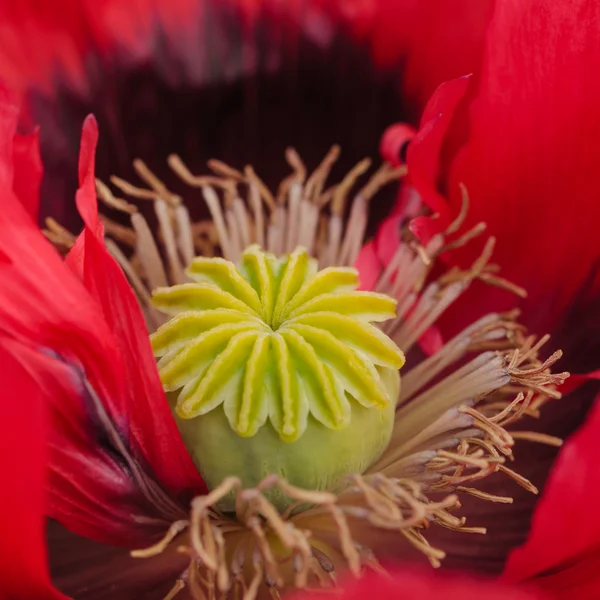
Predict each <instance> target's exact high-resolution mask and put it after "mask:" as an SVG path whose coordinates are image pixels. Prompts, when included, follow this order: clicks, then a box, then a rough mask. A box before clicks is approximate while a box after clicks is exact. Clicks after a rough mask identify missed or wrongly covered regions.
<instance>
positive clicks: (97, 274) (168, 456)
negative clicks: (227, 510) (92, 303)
mask: <svg viewBox="0 0 600 600" xmlns="http://www.w3.org/2000/svg"><path fill="white" fill-rule="evenodd" d="M97 139H98V127H97V125H96V121H95V120H94V118H93V117H88V118H87V119H86V121H85V124H84V127H83V134H82V139H81V154H80V161H79V178H80V186H81V187H80V189H79V191H78V192H77V198H76V202H77V208H78V209H79V213H80V215H81V217H82V219H83V221H84V223H85V229H84V231H83V233H82V234H81V236H80V240H82V241H79V243H78V245H77V246H76V251H77V252H78V253H79V252H80V253H82V254H83V259H81V257H80V256H79V257H78V258H77V260H75V255H73V254H71V255H70V259H69V260H70V264H71V266H72V267H74V266H75V263H77V265H78V267H79V269H80V270H79V273H78V274H79V276H80V277H81V278H82V280H83V282H84V284H85V286H86V288H87V289H88V291H89V293H90V294H91V295H92V296H93V297H94V298H95V300H96V301H97V302H98V304H99V305H100V307H101V309H102V313H103V316H104V319H105V320H106V323H107V324H108V326H109V328H110V330H111V331H112V333H113V334H114V335H115V338H116V341H117V345H118V348H119V351H120V356H121V358H122V361H123V366H124V369H125V378H124V380H122V383H123V384H125V385H123V386H122V387H124V388H125V389H121V394H122V397H123V401H124V406H123V410H124V414H125V415H126V416H127V419H128V422H129V430H130V433H131V446H132V450H133V452H134V455H135V456H136V457H137V458H138V459H140V460H141V461H142V464H143V463H144V462H147V463H148V464H149V465H150V467H151V469H152V471H153V473H154V474H155V475H156V477H157V478H158V480H159V481H160V482H161V483H162V484H163V485H164V486H166V487H167V488H168V489H169V490H171V491H173V492H174V493H176V494H177V493H179V492H180V491H182V490H189V489H190V488H191V489H195V490H203V489H204V485H203V483H202V480H201V478H200V475H199V474H198V471H197V469H196V468H195V466H194V464H193V462H192V459H191V457H190V455H189V453H188V452H187V450H186V448H185V446H184V444H183V441H182V439H181V436H180V435H179V431H178V430H177V426H176V425H175V421H174V419H173V417H172V415H171V410H170V408H169V405H168V403H167V401H166V398H165V394H164V392H163V389H162V385H161V383H160V380H159V377H158V371H157V369H156V361H155V359H154V355H153V354H152V350H151V348H150V342H149V340H148V332H147V329H146V325H145V322H144V318H143V315H142V313H141V311H140V308H139V305H138V303H137V300H136V298H135V296H134V294H133V292H132V290H131V287H130V285H129V283H128V282H127V279H126V278H125V276H124V275H123V272H122V271H121V268H120V267H119V265H118V264H117V262H116V261H115V260H114V259H113V258H112V256H111V255H110V254H109V253H108V251H107V249H106V247H105V246H104V237H103V226H102V222H101V221H100V219H99V218H98V205H97V200H96V191H95V181H94V154H95V150H96V142H97Z"/></svg>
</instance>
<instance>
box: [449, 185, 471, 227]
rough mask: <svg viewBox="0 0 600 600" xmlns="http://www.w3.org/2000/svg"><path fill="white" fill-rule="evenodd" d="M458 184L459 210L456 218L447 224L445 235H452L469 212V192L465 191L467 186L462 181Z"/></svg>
mask: <svg viewBox="0 0 600 600" xmlns="http://www.w3.org/2000/svg"><path fill="white" fill-rule="evenodd" d="M458 185H459V187H460V199H461V204H460V211H459V213H458V215H457V216H456V218H455V219H454V221H452V223H450V225H448V228H447V229H446V231H445V232H444V235H445V236H449V235H452V234H453V233H456V232H457V231H458V230H459V229H460V228H461V227H462V225H463V223H464V222H465V219H466V218H467V214H468V212H469V192H468V191H467V187H466V186H465V184H464V183H459V184H458Z"/></svg>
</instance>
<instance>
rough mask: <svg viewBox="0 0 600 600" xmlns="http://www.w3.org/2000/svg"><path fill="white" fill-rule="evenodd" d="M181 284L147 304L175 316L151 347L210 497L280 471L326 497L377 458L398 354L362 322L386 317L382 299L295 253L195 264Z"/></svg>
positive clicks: (388, 420)
mask: <svg viewBox="0 0 600 600" xmlns="http://www.w3.org/2000/svg"><path fill="white" fill-rule="evenodd" d="M187 274H188V276H189V277H190V278H191V279H192V280H194V283H185V284H182V285H175V286H173V287H169V288H159V289H157V290H156V291H155V292H154V295H153V302H154V305H155V306H156V307H157V308H158V309H159V310H161V311H162V312H164V313H166V314H169V315H173V318H172V319H171V320H170V321H169V322H167V323H166V324H165V325H163V326H162V327H160V328H159V329H158V331H156V333H154V334H153V335H152V336H151V343H152V348H153V350H154V353H155V355H156V356H157V357H159V361H158V368H159V373H160V377H161V381H162V383H163V387H164V389H165V391H167V392H170V393H169V397H170V399H171V402H172V407H173V411H174V415H175V419H176V421H177V424H178V427H179V430H180V432H181V435H182V437H183V440H184V443H185V445H186V447H187V448H188V450H189V452H190V454H191V456H192V458H193V460H194V463H195V464H196V466H197V468H198V470H199V471H200V473H201V475H202V477H203V478H204V480H205V482H206V483H207V485H208V487H209V488H214V487H215V486H216V485H218V484H219V483H220V482H221V481H222V480H223V479H224V478H225V477H227V476H230V475H235V476H237V477H239V478H240V479H241V481H242V483H243V485H244V486H245V487H252V486H255V485H256V484H258V483H259V482H260V480H261V479H263V478H264V477H265V476H266V475H269V474H271V473H276V474H279V475H282V476H283V477H285V478H286V479H287V480H288V481H289V482H290V483H292V484H293V485H296V486H299V487H303V488H307V489H316V490H322V489H327V488H330V487H331V486H332V485H333V484H334V483H335V482H336V481H337V480H338V479H339V478H340V477H342V476H344V475H346V474H348V473H353V472H354V473H361V472H363V471H364V470H365V469H366V468H367V467H368V466H369V465H370V464H371V463H372V462H373V461H375V460H376V459H377V458H378V457H379V455H380V454H381V453H382V452H383V450H384V449H385V447H386V445H387V444H388V442H389V439H390V436H391V432H392V427H393V423H394V411H395V404H396V399H397V397H398V392H399V386H400V379H399V375H398V369H399V368H400V367H401V366H402V365H403V364H404V355H403V354H402V352H401V351H400V350H399V349H398V347H397V346H396V345H395V344H394V343H393V342H392V341H391V340H390V339H389V338H388V337H387V336H386V335H385V334H383V333H382V332H381V331H380V330H379V329H378V328H376V327H375V326H373V325H372V324H371V323H372V322H374V321H384V320H387V319H389V318H391V317H394V316H395V301H394V300H393V299H392V298H389V297H388V296H384V295H382V294H376V293H372V292H360V291H356V288H357V287H358V277H357V272H356V270H355V269H351V268H337V267H335V268H334V267H332V268H327V269H323V270H322V271H319V272H317V268H316V262H315V261H314V259H312V258H310V257H309V256H308V254H307V252H306V250H304V249H302V248H298V249H296V250H295V251H294V252H293V253H292V254H290V255H289V256H284V257H281V258H279V259H278V258H276V257H275V256H273V255H270V254H266V253H264V252H262V251H261V250H260V249H259V248H258V247H257V246H252V247H250V248H248V249H247V250H246V251H245V252H244V254H243V256H242V261H241V264H240V266H239V267H236V266H235V265H234V264H233V263H230V262H228V261H226V260H224V259H220V258H210V259H209V258H202V257H199V258H196V259H195V260H194V261H193V262H192V264H191V266H190V267H189V269H188V271H187ZM277 494H281V492H274V493H273V496H274V497H272V498H271V499H272V500H273V501H274V502H275V504H276V505H277V506H278V507H279V508H283V507H284V506H285V505H286V504H287V501H286V499H285V498H283V497H282V496H277Z"/></svg>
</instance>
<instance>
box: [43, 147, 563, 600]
mask: <svg viewBox="0 0 600 600" xmlns="http://www.w3.org/2000/svg"><path fill="white" fill-rule="evenodd" d="M338 154H339V148H337V147H333V148H332V150H331V151H330V152H329V153H328V155H327V156H326V157H325V158H324V159H323V161H322V162H321V164H320V165H319V166H318V167H317V169H316V170H315V171H314V172H313V173H312V174H310V175H308V173H307V169H306V167H305V166H304V164H303V162H302V161H301V159H300V157H299V156H298V155H297V154H296V153H295V152H294V151H293V150H292V149H289V150H288V151H287V152H286V158H287V161H288V163H289V164H290V166H291V168H292V173H291V175H290V176H289V177H287V178H286V179H284V181H283V182H282V184H281V185H280V187H279V190H278V191H277V193H276V194H272V193H271V192H270V191H269V190H268V189H267V187H266V186H265V185H264V183H263V182H262V181H261V180H260V178H259V177H258V175H257V174H256V173H255V172H254V171H253V170H252V169H251V168H250V167H247V168H246V169H245V170H243V171H239V170H236V169H233V168H231V167H229V166H228V165H225V164H224V163H220V162H218V161H211V163H209V167H210V169H211V171H212V175H208V176H205V175H202V176H198V175H194V174H192V173H191V172H190V171H189V169H188V168H187V167H186V166H185V164H184V163H183V161H182V160H181V159H180V158H179V157H170V158H169V164H170V166H171V167H172V168H173V170H174V171H175V172H176V173H177V174H178V175H179V177H180V178H181V179H182V180H183V181H184V182H185V183H187V184H188V185H189V186H191V188H199V189H200V191H201V192H200V195H201V196H202V197H203V199H204V201H205V202H206V204H207V206H208V209H209V212H210V215H211V219H210V220H204V221H200V222H198V223H192V221H191V219H190V217H189V213H188V211H187V209H186V207H185V204H184V203H183V201H182V199H181V197H180V196H177V195H175V194H173V193H171V192H170V191H169V190H168V189H167V188H166V186H165V185H164V184H163V183H162V182H160V181H159V180H158V179H157V178H156V177H155V176H154V175H153V174H152V173H151V172H150V171H149V170H148V169H147V167H145V165H144V164H143V163H142V162H141V161H136V163H135V165H134V166H135V168H136V171H137V172H138V174H139V175H140V178H141V179H142V181H143V182H144V183H146V184H147V186H148V187H147V188H141V187H137V186H133V185H131V184H129V183H127V182H124V181H123V180H120V179H118V178H112V179H111V181H112V183H113V184H114V185H115V187H117V188H118V189H119V190H120V191H121V192H123V193H124V194H126V195H128V196H129V197H131V198H134V199H135V201H136V202H139V201H142V202H145V201H150V202H152V204H153V207H154V210H155V213H156V217H157V221H158V224H159V225H158V227H159V235H158V236H157V237H156V238H155V237H154V235H153V234H152V232H151V230H150V227H149V226H148V223H147V222H146V220H145V218H144V216H143V215H142V211H140V210H139V209H138V208H137V204H135V203H132V202H130V201H128V200H124V199H122V198H118V197H115V196H114V195H113V192H112V191H111V190H110V189H109V188H108V187H107V186H105V185H104V184H102V183H101V182H98V195H99V198H100V200H101V201H102V202H103V203H104V204H105V205H106V206H108V207H109V208H110V209H111V210H116V211H118V212H120V213H122V214H125V215H127V217H128V218H129V219H130V222H131V227H125V226H123V225H121V224H120V223H117V222H116V221H113V220H111V219H108V218H104V219H103V220H104V224H105V229H106V232H107V237H108V239H107V247H108V249H109V251H110V252H111V253H112V254H113V256H114V257H115V259H116V260H117V261H118V262H119V263H120V264H121V266H122V268H123V270H124V271H125V273H126V275H127V276H128V277H129V279H130V282H131V284H132V287H133V289H134V291H135V292H136V294H137V296H138V298H139V300H140V305H141V307H142V310H143V312H144V315H145V317H146V320H147V323H148V327H149V329H150V330H151V331H153V330H155V329H156V328H157V327H158V326H159V325H161V324H162V322H163V318H162V316H161V315H160V314H159V313H158V312H157V311H155V310H154V309H153V308H152V306H151V304H150V294H151V292H152V290H154V289H155V288H156V287H159V286H165V285H169V284H176V283H182V282H184V281H185V276H184V269H185V267H186V266H187V265H188V264H189V263H190V262H191V260H192V258H193V257H194V255H195V254H197V253H198V254H201V255H205V256H214V255H221V256H223V257H225V258H227V259H229V260H233V261H236V260H237V259H238V258H239V256H240V254H241V252H242V251H243V250H244V248H245V247H247V246H248V245H250V244H251V243H258V244H259V245H261V246H263V247H264V248H265V250H267V251H270V252H273V253H274V254H281V253H285V252H289V251H291V250H292V249H293V248H294V247H295V246H296V245H298V244H301V245H303V246H305V247H307V248H308V249H309V251H310V252H311V254H312V255H313V256H314V257H315V258H316V259H317V260H318V262H319V267H320V268H323V267H326V266H331V265H335V266H351V265H353V263H354V262H355V260H356V258H357V256H358V253H359V251H360V248H361V246H362V244H363V242H364V239H363V238H364V234H365V231H366V221H367V210H368V204H369V201H370V199H371V198H372V197H373V196H374V195H375V194H376V193H377V191H378V190H379V189H380V188H381V187H382V186H383V185H385V184H387V183H389V182H391V181H393V180H395V179H398V178H399V177H401V176H402V175H404V174H405V172H406V170H405V168H404V167H401V168H397V169H394V168H392V167H391V166H390V165H384V166H383V167H381V168H380V169H378V170H377V171H376V172H375V174H374V175H373V176H372V177H371V179H370V180H369V181H368V183H367V184H366V185H364V186H363V187H362V188H359V189H358V191H357V192H356V193H355V194H354V196H353V199H352V200H350V198H351V195H352V190H353V189H354V188H355V187H356V185H357V182H358V178H359V177H360V176H362V175H363V174H364V173H365V172H366V170H367V169H368V168H369V166H370V161H368V160H366V159H365V160H363V161H361V162H359V163H358V164H357V165H356V167H355V168H354V169H352V171H351V172H350V173H349V174H348V175H347V176H346V178H344V179H343V181H342V182H341V183H339V184H337V185H334V186H330V187H327V186H326V180H327V176H328V174H329V171H330V169H331V166H332V164H333V162H334V161H335V159H336V158H337V155H338ZM467 208H468V195H467V193H466V190H465V189H464V188H463V207H462V210H461V212H460V214H459V216H458V217H457V219H456V221H455V222H454V223H453V224H452V225H451V226H450V227H449V228H448V230H447V231H446V232H445V233H444V234H439V235H436V236H434V237H433V238H432V239H431V240H430V241H429V242H428V243H427V244H426V245H425V246H422V245H420V244H419V242H418V241H417V240H415V239H414V238H412V237H410V236H408V237H406V238H405V239H403V242H402V243H401V244H400V245H399V247H398V250H397V251H396V253H395V254H394V256H393V258H392V260H391V261H390V262H389V264H388V265H387V266H386V267H385V268H384V270H383V272H382V273H381V275H380V277H379V279H378V281H377V282H376V284H375V286H374V291H376V292H381V293H385V294H389V295H391V296H392V297H394V298H395V299H396V300H397V306H398V317H397V318H396V319H394V320H392V321H389V322H386V323H385V324H384V325H383V327H382V329H383V331H384V332H385V333H387V334H388V335H389V336H390V337H391V338H392V340H393V341H394V342H395V343H396V344H398V346H400V347H401V348H402V349H403V350H404V352H405V353H406V354H409V353H410V351H411V349H412V348H414V347H415V346H416V345H417V344H418V343H419V340H420V339H421V338H422V336H423V335H424V334H425V333H426V332H427V331H428V330H429V329H430V328H431V327H433V326H434V325H435V322H436V320H437V319H438V317H439V316H440V315H441V314H443V312H444V311H445V310H446V309H447V308H448V306H450V305H451V304H452V303H453V302H455V301H457V300H458V299H459V298H460V296H461V295H462V294H463V293H464V292H465V291H466V290H467V289H468V288H469V286H470V284H471V283H472V282H473V281H474V280H480V281H483V282H485V283H486V284H488V285H493V286H497V287H500V288H502V289H505V290H508V291H510V292H512V293H514V294H516V295H519V296H523V295H524V294H525V292H524V290H522V289H521V288H519V287H517V286H515V285H514V284H512V283H510V282H508V281H506V280H504V279H503V278H501V277H500V276H499V275H498V266H497V265H494V264H492V263H491V262H490V258H491V254H492V251H493V247H494V243H495V240H494V239H493V238H489V239H488V241H487V243H486V245H485V247H484V250H483V252H482V254H481V256H480V257H479V258H478V259H477V260H476V261H474V263H473V264H472V265H471V267H470V268H468V269H465V270H461V269H458V268H454V269H451V270H450V271H447V272H446V273H445V274H444V275H442V276H441V277H440V278H438V279H437V280H435V281H432V280H431V272H432V269H433V266H434V265H435V264H436V261H437V260H438V258H439V257H440V255H442V254H443V253H444V252H447V251H448V250H451V249H452V248H456V247H458V246H461V245H464V244H466V243H469V242H470V241H471V240H472V239H473V238H475V237H477V236H479V235H481V234H482V233H483V231H484V230H485V225H484V224H482V223H479V224H477V225H475V226H474V227H473V228H471V229H470V230H468V231H467V232H466V233H464V234H462V235H460V236H458V237H457V236H455V234H456V232H457V231H458V230H459V229H460V227H461V225H462V223H463V221H464V219H465V216H466V214H467ZM46 235H47V236H48V237H49V238H50V239H51V240H52V241H53V242H54V243H55V244H57V245H58V246H59V247H61V248H63V249H68V248H69V247H70V246H71V245H72V244H73V242H74V239H75V237H74V236H73V235H72V234H70V233H69V232H68V231H66V230H64V229H63V228H61V227H60V225H59V224H58V223H56V222H54V221H51V220H49V221H47V230H46ZM517 318H518V311H511V312H509V313H504V314H496V313H493V314H488V315H486V316H484V317H482V318H480V319H478V320H477V321H476V322H474V323H472V324H471V325H470V326H468V327H467V328H466V329H464V330H463V331H462V332H461V333H459V334H458V335H457V336H455V337H454V338H453V339H451V340H448V341H446V342H445V343H444V344H443V346H442V347H441V348H440V349H439V350H437V351H436V352H435V353H434V354H432V355H431V356H429V357H427V358H425V359H424V360H422V361H421V362H420V363H419V364H417V365H414V366H413V367H412V368H411V369H410V370H408V372H407V373H406V374H405V375H404V377H403V385H402V391H401V394H400V397H399V398H398V405H397V406H398V407H397V413H396V424H395V428H394V432H393V434H392V440H391V442H390V444H389V446H388V448H387V450H386V451H385V452H384V453H383V455H382V456H381V457H380V458H379V459H378V460H377V461H376V463H375V464H373V465H371V466H370V467H369V469H368V470H367V472H366V473H364V474H363V475H361V476H358V475H356V476H354V477H352V476H351V477H348V478H347V479H346V481H345V484H344V485H342V486H340V488H339V489H337V488H336V489H335V490H331V491H330V492H314V491H309V490H299V489H297V488H292V487H291V486H289V484H287V483H286V482H285V481H284V480H282V479H278V478H274V477H267V479H266V480H265V481H264V482H263V483H261V484H260V485H259V486H258V487H257V488H255V489H249V490H248V489H247V490H244V489H242V488H241V486H240V484H239V482H238V481H236V480H234V479H226V480H225V481H223V483H222V484H221V485H220V486H218V488H216V489H215V490H213V491H212V492H211V493H210V494H209V496H205V497H199V498H196V499H195V500H194V502H193V504H192V509H191V516H190V519H189V520H185V521H181V520H179V521H177V522H176V523H174V524H173V526H172V527H171V529H170V530H169V531H167V532H166V534H165V538H164V540H163V541H162V542H159V543H158V544H156V545H155V546H153V547H152V548H149V549H147V550H145V551H141V552H136V553H134V555H136V556H140V557H142V556H148V555H152V554H156V553H160V552H161V551H162V550H164V548H165V546H166V545H168V544H169V543H177V544H179V545H180V546H181V548H182V550H183V551H184V552H186V553H187V554H188V555H189V557H190V564H189V567H188V569H187V571H186V573H185V574H184V575H182V578H181V579H180V580H179V581H178V582H177V583H176V584H175V586H174V588H173V590H172V592H171V593H172V594H173V595H174V594H176V593H177V592H178V591H179V590H180V589H182V587H183V586H187V587H188V588H189V590H190V592H191V594H192V596H193V597H198V598H202V597H205V596H208V597H214V598H219V597H224V596H225V595H226V594H227V593H233V596H234V597H236V594H237V596H239V597H241V598H244V600H251V599H253V598H255V597H256V596H257V595H258V594H259V591H260V590H261V589H262V588H263V587H264V586H266V588H267V589H268V590H269V591H270V592H269V593H270V594H271V595H272V596H273V597H277V594H278V593H279V592H278V590H283V589H286V588H288V587H293V586H295V587H311V586H325V587H332V586H334V585H335V578H334V576H333V575H334V573H335V571H336V570H337V569H339V568H340V567H341V566H342V565H341V562H343V563H344V564H345V565H346V567H347V568H349V569H350V570H351V571H352V572H358V571H359V570H360V569H361V568H374V569H379V566H378V564H377V560H376V558H375V556H376V553H377V548H373V547H371V546H370V539H371V538H370V536H369V535H368V532H369V530H370V529H373V528H375V529H379V530H382V531H385V530H390V531H400V532H401V533H402V539H403V540H405V541H406V542H407V543H409V545H411V546H413V547H415V548H418V549H419V550H420V551H422V552H423V553H424V554H425V555H426V556H427V558H428V559H429V561H430V562H431V564H433V565H434V566H438V565H439V563H440V561H441V560H442V559H443V556H444V552H443V551H441V550H439V549H436V548H432V547H431V546H429V544H428V543H427V541H426V537H425V534H426V530H427V528H428V527H431V526H433V525H439V526H442V527H445V528H449V529H452V530H456V531H460V532H465V533H475V534H482V533H485V529H484V528H482V527H478V526H467V525H466V519H465V518H464V517H458V516H456V515H454V514H452V513H453V512H454V511H455V510H457V509H458V508H459V506H460V503H459V500H458V498H459V496H460V495H461V494H468V495H471V496H475V497H477V498H480V499H481V500H483V501H492V502H500V503H509V502H512V498H510V497H509V496H497V495H493V494H490V493H488V492H486V491H485V490H481V489H478V487H476V486H477V485H478V482H481V480H483V479H485V478H486V477H487V476H488V475H490V474H492V473H497V472H501V473H503V474H504V475H506V476H508V477H509V478H511V479H513V481H515V482H516V483H517V484H518V485H521V486H522V487H524V488H525V489H527V490H529V491H530V492H533V493H536V492H537V490H536V488H535V487H534V486H533V485H532V484H531V482H529V481H528V480H526V479H525V478H524V477H522V476H521V475H519V474H518V473H516V472H515V471H513V470H512V469H510V468H509V467H508V466H506V465H507V463H508V462H509V461H511V460H512V458H513V450H514V448H515V442H518V441H520V440H528V441H531V442H537V443H544V444H549V445H553V446H559V445H560V443H561V441H560V440H559V439H557V438H554V437H552V436H548V435H546V434H543V433H537V432H529V431H512V427H513V426H514V425H515V424H516V423H517V422H519V421H520V420H522V419H524V418H537V417H538V416H539V414H540V410H541V409H542V408H543V406H544V404H546V403H547V402H548V401H550V400H554V399H557V398H559V397H560V393H559V392H558V391H557V386H559V385H560V384H561V383H562V382H563V381H564V380H565V378H566V377H567V376H568V373H559V374H553V373H551V370H550V369H551V367H552V366H553V365H554V363H556V361H557V360H558V359H559V358H560V352H557V353H554V354H553V355H552V356H550V357H549V358H548V359H546V360H540V359H539V358H538V356H539V354H540V351H541V349H542V347H543V345H544V344H545V342H546V341H547V337H542V338H540V339H539V340H538V339H536V338H535V337H532V336H527V335H526V333H525V330H524V328H523V327H522V326H521V325H520V324H519V323H518V322H517ZM509 428H510V429H509ZM415 432H416V433H415ZM268 486H282V487H284V488H285V489H286V493H289V494H290V495H294V496H295V497H296V498H297V500H298V502H299V503H308V504H309V505H311V506H310V508H308V509H307V510H304V511H302V512H300V513H297V514H296V513H293V512H292V511H287V512H286V513H284V514H279V513H277V511H275V510H274V509H273V507H272V506H271V505H270V504H269V502H268V501H267V500H266V499H265V497H264V495H263V493H262V492H263V491H264V489H266V487H268ZM232 491H233V492H234V493H235V495H236V499H237V500H236V502H237V504H236V514H235V517H232V516H229V515H224V514H222V513H220V512H219V510H218V508H217V504H218V500H219V498H220V497H221V495H222V494H226V493H229V492H232ZM323 523H325V524H326V526H323ZM320 535H321V536H322V537H323V538H324V539H325V542H323V540H321V541H319V540H320V538H319V536H320ZM396 539H397V538H396ZM182 540H183V541H182ZM332 540H333V541H332ZM281 548H285V549H286V551H285V552H284V555H283V560H280V559H282V556H281V555H280V554H278V552H280V551H281ZM340 556H341V557H342V558H343V560H342V561H340V560H339V557H340ZM290 564H291V570H290V569H288V570H287V571H286V568H287V567H286V565H287V566H288V567H289V565H290ZM203 594H204V595H203ZM219 594H220V595H221V596H219ZM168 597H169V598H171V597H173V596H168Z"/></svg>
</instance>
